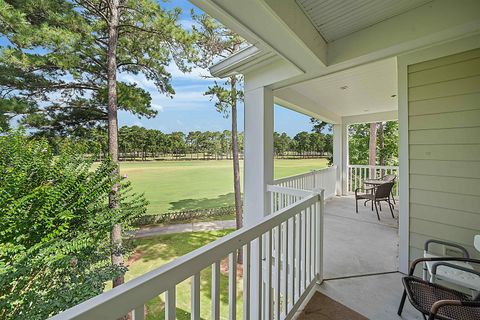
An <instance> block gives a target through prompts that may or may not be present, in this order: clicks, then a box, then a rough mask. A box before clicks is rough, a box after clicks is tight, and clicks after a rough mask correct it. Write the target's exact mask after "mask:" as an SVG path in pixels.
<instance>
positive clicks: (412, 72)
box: [408, 54, 480, 75]
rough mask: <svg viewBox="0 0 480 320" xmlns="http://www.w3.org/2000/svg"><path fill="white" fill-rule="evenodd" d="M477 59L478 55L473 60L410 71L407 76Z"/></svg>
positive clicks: (479, 57)
mask: <svg viewBox="0 0 480 320" xmlns="http://www.w3.org/2000/svg"><path fill="white" fill-rule="evenodd" d="M477 59H480V54H479V55H478V57H473V58H470V59H466V60H460V61H456V62H452V63H448V64H442V65H438V66H435V67H431V68H427V69H422V70H417V71H410V72H409V73H408V74H409V75H411V74H415V73H419V72H423V71H428V70H435V69H438V68H442V67H447V66H452V65H454V64H459V63H463V62H469V61H472V60H477Z"/></svg>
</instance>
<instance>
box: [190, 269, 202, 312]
mask: <svg viewBox="0 0 480 320" xmlns="http://www.w3.org/2000/svg"><path fill="white" fill-rule="evenodd" d="M191 281H192V283H191V289H190V303H191V305H190V319H191V320H200V273H196V274H195V275H193V277H192V280H191Z"/></svg>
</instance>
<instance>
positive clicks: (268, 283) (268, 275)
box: [265, 230, 273, 319]
mask: <svg viewBox="0 0 480 320" xmlns="http://www.w3.org/2000/svg"><path fill="white" fill-rule="evenodd" d="M265 242H266V250H267V252H266V254H265V266H266V270H265V319H271V318H272V312H273V299H272V230H270V231H268V232H267V233H266V239H265Z"/></svg>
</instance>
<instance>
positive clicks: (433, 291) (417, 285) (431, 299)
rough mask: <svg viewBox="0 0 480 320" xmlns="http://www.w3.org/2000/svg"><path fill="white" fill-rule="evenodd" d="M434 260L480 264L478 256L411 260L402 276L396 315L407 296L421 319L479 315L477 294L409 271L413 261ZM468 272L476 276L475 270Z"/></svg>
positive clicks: (454, 319) (446, 319)
mask: <svg viewBox="0 0 480 320" xmlns="http://www.w3.org/2000/svg"><path fill="white" fill-rule="evenodd" d="M435 261H438V263H437V264H438V265H440V264H444V265H448V266H449V267H452V268H455V267H456V265H454V264H450V263H448V262H449V261H451V262H455V261H457V262H458V261H460V262H469V263H475V264H479V265H480V260H477V259H471V258H454V257H437V258H420V259H417V260H415V261H414V262H413V263H412V266H411V267H410V272H409V275H408V277H404V278H403V279H402V282H403V287H404V291H403V295H402V300H401V301H400V306H399V307H398V312H397V314H398V315H399V316H401V315H402V311H403V306H404V305H405V300H406V298H407V297H408V300H409V301H410V303H411V304H412V305H413V307H414V308H415V309H417V310H418V311H420V312H421V313H422V315H423V317H424V318H425V319H427V316H428V320H434V319H440V320H457V319H462V320H474V319H475V320H478V319H480V294H477V296H475V297H470V296H469V295H467V294H465V293H462V292H460V291H457V290H454V289H450V288H447V287H445V286H442V285H440V284H437V283H431V282H428V281H425V280H422V279H421V278H419V277H416V276H414V275H413V273H414V271H415V267H416V266H417V264H419V263H421V262H435ZM469 272H472V273H474V274H477V275H479V276H480V272H478V271H475V270H469Z"/></svg>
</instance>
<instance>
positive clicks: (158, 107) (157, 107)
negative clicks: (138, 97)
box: [152, 104, 164, 112]
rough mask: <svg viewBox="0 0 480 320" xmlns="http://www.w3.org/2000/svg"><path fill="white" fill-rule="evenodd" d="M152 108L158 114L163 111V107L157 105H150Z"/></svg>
mask: <svg viewBox="0 0 480 320" xmlns="http://www.w3.org/2000/svg"><path fill="white" fill-rule="evenodd" d="M152 108H153V109H155V110H157V111H158V112H162V111H163V109H164V108H163V106H162V105H159V104H152Z"/></svg>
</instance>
